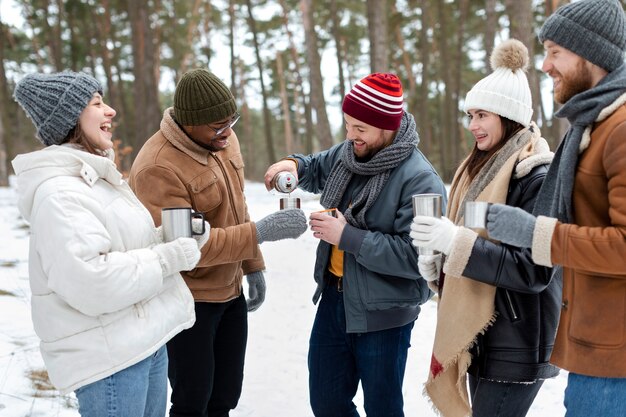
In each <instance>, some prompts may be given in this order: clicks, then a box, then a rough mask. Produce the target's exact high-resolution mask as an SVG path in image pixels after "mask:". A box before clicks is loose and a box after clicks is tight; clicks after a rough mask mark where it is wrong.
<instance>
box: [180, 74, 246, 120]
mask: <svg viewBox="0 0 626 417" xmlns="http://www.w3.org/2000/svg"><path fill="white" fill-rule="evenodd" d="M236 111H237V104H235V98H234V97H233V94H232V93H231V92H230V90H229V89H228V87H226V84H224V83H223V82H222V80H220V79H219V78H217V77H216V76H215V74H213V73H211V72H209V71H207V70H205V69H200V68H199V69H193V70H191V71H188V72H186V73H185V74H184V75H183V76H182V78H181V79H180V81H179V82H178V85H177V86H176V90H175V91H174V119H175V120H176V121H177V122H178V123H180V124H181V125H184V126H200V125H206V124H209V123H213V122H217V121H220V120H224V119H226V118H228V117H230V116H232V115H233V114H235V112H236Z"/></svg>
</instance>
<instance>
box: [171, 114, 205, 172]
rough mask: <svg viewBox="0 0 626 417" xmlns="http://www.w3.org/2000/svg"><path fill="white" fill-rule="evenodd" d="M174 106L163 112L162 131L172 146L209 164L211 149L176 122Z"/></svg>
mask: <svg viewBox="0 0 626 417" xmlns="http://www.w3.org/2000/svg"><path fill="white" fill-rule="evenodd" d="M173 114H174V107H169V108H167V109H165V111H164V112H163V119H161V126H160V129H161V133H163V136H165V139H167V140H168V141H169V142H170V143H171V144H172V146H174V147H175V148H176V149H178V150H179V151H181V152H183V153H185V154H186V155H188V156H190V157H191V158H193V159H194V160H195V161H197V162H198V163H200V164H202V165H207V164H208V162H209V154H210V153H211V151H209V150H208V149H204V148H203V147H202V146H200V145H198V144H197V143H195V142H194V141H193V140H191V138H190V137H189V136H188V135H187V134H186V133H185V131H184V130H183V129H181V127H180V126H179V125H178V123H176V121H175V120H174V117H172V115H173Z"/></svg>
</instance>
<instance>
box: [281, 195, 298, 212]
mask: <svg viewBox="0 0 626 417" xmlns="http://www.w3.org/2000/svg"><path fill="white" fill-rule="evenodd" d="M299 208H300V199H299V198H297V197H283V198H281V199H280V209H281V210H286V209H299Z"/></svg>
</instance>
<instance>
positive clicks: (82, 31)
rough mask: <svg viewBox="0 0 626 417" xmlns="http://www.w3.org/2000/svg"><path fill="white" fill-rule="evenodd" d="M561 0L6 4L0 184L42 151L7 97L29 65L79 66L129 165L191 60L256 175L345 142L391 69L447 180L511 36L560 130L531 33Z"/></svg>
mask: <svg viewBox="0 0 626 417" xmlns="http://www.w3.org/2000/svg"><path fill="white" fill-rule="evenodd" d="M567 2H568V1H566V0H455V1H450V0H326V1H319V0H318V1H316V0H221V1H207V0H178V1H175V0H132V1H130V0H129V1H124V0H99V1H95V0H30V1H25V0H0V5H1V6H2V8H1V9H0V62H1V63H2V65H0V116H1V117H0V186H4V185H7V184H8V176H9V175H11V174H12V169H11V165H10V161H11V159H13V157H14V156H15V155H16V154H18V153H23V152H27V151H31V150H34V149H37V148H38V147H41V144H40V143H39V142H38V141H37V140H36V139H35V131H34V128H33V126H32V123H31V122H30V121H28V120H27V118H26V115H25V113H24V112H23V111H22V110H21V109H20V108H19V107H18V105H17V104H16V103H15V102H14V100H13V98H12V93H13V89H14V87H15V83H16V82H17V81H19V79H20V78H21V77H23V76H24V74H27V73H31V72H36V71H39V72H55V71H63V70H73V71H85V72H87V73H90V74H92V75H94V76H95V77H96V78H98V79H99V80H100V82H101V83H102V84H103V86H104V89H105V101H106V102H107V103H108V104H110V105H111V106H112V107H113V108H115V109H116V110H117V117H116V118H115V120H114V122H115V123H114V128H115V130H114V137H115V138H116V149H117V151H118V161H117V162H118V164H119V166H120V168H121V169H122V170H123V171H128V169H129V168H130V165H131V164H132V160H133V157H134V156H135V155H136V153H137V152H138V151H139V149H140V148H141V146H142V144H143V143H144V142H145V141H146V140H147V139H148V138H149V137H150V136H152V134H153V133H154V132H155V131H156V130H157V129H158V128H159V122H160V120H161V117H162V113H163V110H164V109H165V108H167V107H169V106H171V105H172V97H173V90H174V86H175V84H176V82H177V80H178V79H179V78H180V76H181V75H182V74H183V73H184V72H185V71H187V70H189V69H192V68H196V67H204V68H208V69H209V70H211V71H213V72H215V73H216V74H218V75H219V76H220V77H221V78H222V79H223V80H224V81H225V83H226V84H227V85H229V86H230V88H231V91H232V92H233V94H234V96H235V97H236V100H237V103H238V106H239V109H240V113H241V115H242V117H241V120H240V121H239V123H238V125H237V126H236V131H237V135H238V137H239V139H240V142H241V148H242V153H243V155H244V160H245V164H246V170H247V173H246V174H247V177H248V179H250V180H259V179H261V178H262V175H263V173H264V172H265V169H266V167H267V166H268V165H269V164H271V163H273V162H274V161H276V160H278V159H280V158H282V157H284V156H285V155H287V154H290V153H311V152H316V151H319V150H323V149H326V148H328V147H330V146H331V145H333V144H335V143H339V142H341V141H342V140H344V129H343V123H342V116H341V101H342V98H343V97H344V95H345V93H346V92H347V91H349V89H350V88H351V86H352V85H354V83H355V82H356V81H358V80H359V79H360V78H362V77H363V76H365V75H367V74H369V73H371V72H393V73H396V74H398V76H399V77H400V79H401V80H402V83H403V86H404V94H405V99H406V110H407V111H408V112H410V113H412V114H413V115H414V116H415V119H416V121H417V126H418V132H419V134H420V136H421V143H420V148H421V149H422V151H423V152H424V153H425V154H426V155H427V157H428V158H429V159H430V160H431V162H432V163H433V164H434V165H435V167H436V168H437V170H438V172H439V173H440V175H441V176H442V177H443V178H444V181H446V182H449V181H450V180H451V178H452V176H453V174H454V171H455V169H456V167H457V165H458V163H459V162H460V160H461V159H462V158H463V156H464V155H466V154H467V152H468V151H469V149H471V147H472V146H473V140H472V137H471V136H470V135H469V133H468V132H467V131H466V129H465V125H464V123H465V119H466V117H465V115H464V114H463V113H462V112H461V111H460V108H461V105H462V100H463V98H464V96H465V94H466V93H467V91H468V90H469V89H470V88H471V87H472V86H473V85H474V84H475V83H476V81H478V80H479V79H480V78H482V77H484V76H485V75H486V74H488V73H489V72H490V71H491V69H490V68H489V52H490V51H491V50H492V49H493V46H494V45H497V44H498V43H499V42H501V41H502V40H504V39H508V38H510V37H513V38H517V39H519V40H521V41H522V42H523V43H524V44H525V45H526V46H527V47H528V49H529V52H530V55H531V68H530V69H529V71H528V78H529V81H530V84H531V89H532V94H533V99H534V114H533V120H535V121H536V122H537V124H538V125H539V127H540V128H541V130H542V133H543V136H544V137H546V139H548V141H549V142H550V144H551V146H552V147H553V148H555V147H556V144H557V143H558V141H559V140H560V138H561V136H562V133H563V131H564V129H565V128H566V126H564V124H563V122H562V121H561V120H560V119H555V118H553V117H552V114H553V109H554V108H555V104H554V103H553V101H552V95H551V89H552V83H551V81H550V80H549V79H548V78H547V76H546V75H545V74H543V73H542V72H541V70H540V67H541V62H542V57H543V47H542V45H541V44H539V42H538V40H537V36H536V35H537V33H538V31H539V28H540V27H541V24H542V23H543V21H544V20H545V18H546V16H548V15H550V14H551V13H552V12H553V11H554V10H555V9H556V8H557V7H558V6H560V5H562V4H564V3H567ZM622 2H624V0H622ZM9 5H10V6H11V10H9ZM9 11H10V13H9ZM15 13H18V16H19V19H16V18H15ZM542 92H543V93H542ZM546 92H547V93H546Z"/></svg>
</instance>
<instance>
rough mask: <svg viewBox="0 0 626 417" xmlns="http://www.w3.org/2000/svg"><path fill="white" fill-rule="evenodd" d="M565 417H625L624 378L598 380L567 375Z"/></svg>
mask: <svg viewBox="0 0 626 417" xmlns="http://www.w3.org/2000/svg"><path fill="white" fill-rule="evenodd" d="M563 402H564V404H565V409H566V410H567V411H566V412H565V417H583V416H584V417H593V416H602V417H624V416H626V378H598V377H594V376H585V375H580V374H574V373H572V372H570V373H569V375H568V377H567V388H565V400H564V401H563Z"/></svg>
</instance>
